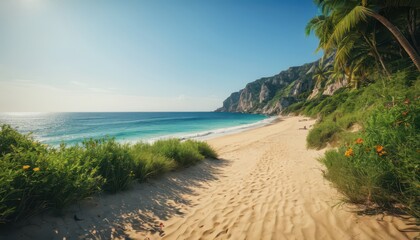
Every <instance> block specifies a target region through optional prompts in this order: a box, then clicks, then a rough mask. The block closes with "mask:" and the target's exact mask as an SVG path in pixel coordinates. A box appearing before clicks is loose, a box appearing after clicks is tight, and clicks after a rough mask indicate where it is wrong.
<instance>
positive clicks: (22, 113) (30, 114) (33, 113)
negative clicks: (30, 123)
mask: <svg viewBox="0 0 420 240" xmlns="http://www.w3.org/2000/svg"><path fill="white" fill-rule="evenodd" d="M3 114H5V115H9V116H17V117H29V116H38V115H45V114H49V113H47V112H4V113H3Z"/></svg>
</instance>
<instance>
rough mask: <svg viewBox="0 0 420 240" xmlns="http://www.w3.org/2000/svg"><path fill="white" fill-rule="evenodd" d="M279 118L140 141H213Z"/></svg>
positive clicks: (131, 141) (130, 141)
mask: <svg viewBox="0 0 420 240" xmlns="http://www.w3.org/2000/svg"><path fill="white" fill-rule="evenodd" d="M278 118H279V117H278V116H275V117H269V118H266V119H264V120H261V121H258V122H255V123H250V124H243V125H238V126H234V127H227V128H218V129H212V130H207V131H203V132H196V133H188V134H185V133H180V134H172V135H165V136H160V137H155V138H149V139H140V141H143V142H147V143H153V142H155V141H158V140H162V139H170V138H178V139H181V140H188V139H193V140H208V139H212V138H215V137H220V136H224V135H228V134H233V133H238V132H243V131H245V130H249V129H254V128H258V127H262V126H265V125H268V124H271V123H273V122H274V121H276V120H277V119H278ZM138 141H139V139H138V140H129V141H126V142H128V143H135V142H138Z"/></svg>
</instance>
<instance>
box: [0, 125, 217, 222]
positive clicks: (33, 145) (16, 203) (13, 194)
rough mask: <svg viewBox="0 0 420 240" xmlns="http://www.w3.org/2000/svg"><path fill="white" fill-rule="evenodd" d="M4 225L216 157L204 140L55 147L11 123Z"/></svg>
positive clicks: (0, 183) (2, 136) (3, 138)
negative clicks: (25, 133)
mask: <svg viewBox="0 0 420 240" xmlns="http://www.w3.org/2000/svg"><path fill="white" fill-rule="evenodd" d="M0 147H1V148H0V151H1V152H0V168H1V169H2V171H1V172H0V223H10V222H16V221H19V220H21V219H23V218H26V217H28V216H31V215H35V214H38V213H40V212H42V211H45V210H46V209H52V210H54V211H57V212H59V211H60V210H62V209H63V208H65V207H66V206H68V205H70V204H73V203H75V202H77V201H79V200H81V199H84V198H86V197H89V196H92V195H94V194H97V193H100V192H107V193H116V192H119V191H122V190H125V189H127V188H129V186H130V184H131V183H132V182H133V181H135V180H137V181H140V182H141V181H145V180H147V179H149V178H151V177H155V176H159V175H161V174H163V173H165V172H168V171H172V170H175V169H179V168H182V167H186V166H191V165H193V164H196V163H198V162H200V161H202V160H203V159H205V158H217V154H216V152H215V151H214V150H213V149H212V148H211V147H210V146H209V145H208V144H207V143H204V142H198V141H193V140H187V141H180V140H178V139H167V140H159V141H156V142H155V143H153V144H149V143H142V142H139V143H136V144H124V143H119V142H117V141H116V140H115V139H113V138H104V139H99V140H94V139H89V140H85V141H84V142H83V143H82V144H79V145H73V146H67V145H65V144H61V145H60V146H59V147H57V148H53V147H50V146H47V145H44V144H41V143H40V142H38V141H36V140H34V139H33V138H32V137H31V136H30V135H23V134H20V133H19V132H17V131H16V130H15V129H13V128H12V127H10V126H8V125H3V126H1V131H0Z"/></svg>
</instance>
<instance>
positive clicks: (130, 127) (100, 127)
mask: <svg viewBox="0 0 420 240" xmlns="http://www.w3.org/2000/svg"><path fill="white" fill-rule="evenodd" d="M264 119H267V117H266V116H264V115H255V114H242V113H218V112H126V113H121V112H118V113H117V112H113V113H0V124H10V125H12V126H13V127H16V128H17V129H18V131H19V132H22V133H29V132H32V135H33V136H34V137H35V139H37V140H39V141H41V142H43V143H46V144H51V145H58V144H60V143H61V142H65V143H69V144H75V143H80V142H81V141H83V139H86V138H102V137H106V136H110V137H115V138H116V139H117V140H119V141H128V142H134V141H138V140H146V141H147V140H153V139H158V138H164V137H181V138H190V137H191V138H193V137H200V136H206V135H211V134H217V133H223V132H226V131H229V130H234V129H238V128H245V127H249V126H250V125H253V124H258V122H260V121H262V120H264Z"/></svg>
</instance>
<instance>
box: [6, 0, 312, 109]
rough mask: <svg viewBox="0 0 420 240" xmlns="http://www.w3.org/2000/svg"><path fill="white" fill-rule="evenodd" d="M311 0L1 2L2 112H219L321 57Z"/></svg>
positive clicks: (27, 0)
mask: <svg viewBox="0 0 420 240" xmlns="http://www.w3.org/2000/svg"><path fill="white" fill-rule="evenodd" d="M316 13H317V9H316V7H315V5H314V4H313V3H312V1H311V0H294V1H283V0H276V1H263V0H254V1H250V0H236V1H233V0H207V1H204V0H201V1H199V0H177V1H174V0H124V1H122V0H112V1H111V0H1V1H0V111H2V112H5V111H29V112H37V111H55V112H57V111H211V110H214V109H216V108H217V107H219V106H221V105H222V102H223V100H224V99H225V98H226V97H228V96H229V95H230V93H232V92H234V91H238V90H239V89H241V88H243V87H244V86H245V84H246V83H248V82H251V81H253V80H255V79H258V78H261V77H265V76H272V75H274V74H277V73H278V72H280V71H282V70H285V69H287V68H288V67H290V66H296V65H301V64H304V63H307V62H311V61H314V60H316V59H317V58H319V57H320V54H315V49H316V46H317V40H316V39H315V37H306V36H305V33H304V28H305V25H306V23H307V22H308V20H309V19H310V18H312V17H313V16H315V15H316Z"/></svg>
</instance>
